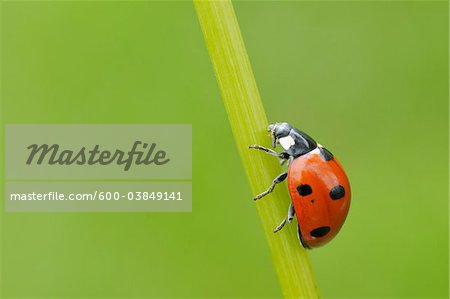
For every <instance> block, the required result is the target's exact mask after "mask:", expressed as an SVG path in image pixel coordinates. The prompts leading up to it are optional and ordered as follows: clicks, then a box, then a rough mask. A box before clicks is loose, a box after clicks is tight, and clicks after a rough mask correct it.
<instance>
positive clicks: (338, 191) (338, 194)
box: [330, 185, 345, 200]
mask: <svg viewBox="0 0 450 299" xmlns="http://www.w3.org/2000/svg"><path fill="white" fill-rule="evenodd" d="M344 196H345V189H344V187H342V186H341V185H337V186H335V187H333V188H332V189H331V190H330V197H331V199H332V200H337V199H341V198H343V197H344Z"/></svg>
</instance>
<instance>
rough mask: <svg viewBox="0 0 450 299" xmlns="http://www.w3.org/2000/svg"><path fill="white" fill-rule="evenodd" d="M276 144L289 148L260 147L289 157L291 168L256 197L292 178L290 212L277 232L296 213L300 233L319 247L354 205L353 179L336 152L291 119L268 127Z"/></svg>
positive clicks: (302, 239)
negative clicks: (331, 150) (349, 178)
mask: <svg viewBox="0 0 450 299" xmlns="http://www.w3.org/2000/svg"><path fill="white" fill-rule="evenodd" d="M268 130H269V131H270V132H271V136H272V138H273V140H272V145H273V146H274V147H276V146H277V145H278V144H280V145H281V146H282V147H283V149H284V150H285V152H282V153H277V152H275V151H274V150H271V149H268V148H264V147H262V146H259V145H254V146H250V148H254V149H259V150H263V151H265V152H267V153H268V154H271V155H273V156H277V157H278V158H280V159H281V161H282V162H285V161H289V166H288V171H287V172H284V173H282V174H280V175H279V176H277V177H276V178H275V179H274V180H273V183H272V185H271V186H270V187H269V188H268V189H267V190H266V191H265V192H263V193H261V194H259V195H257V196H256V197H255V198H254V199H255V200H257V199H260V198H262V197H264V196H266V195H267V194H269V193H270V192H272V190H273V189H274V187H275V186H276V184H278V183H281V182H282V181H284V180H285V179H286V178H287V180H288V188H289V194H290V197H291V200H292V202H291V204H290V206H289V209H288V215H287V216H286V218H285V219H284V220H283V221H282V222H281V223H280V225H278V226H277V227H276V228H275V230H274V232H278V231H279V230H281V229H282V228H283V226H284V225H285V223H286V221H288V222H291V220H292V219H293V218H294V215H295V216H296V218H297V223H298V235H299V239H300V242H301V244H302V245H303V246H304V247H305V248H315V247H319V246H322V245H324V244H326V243H328V242H329V241H331V240H332V239H333V238H334V237H335V236H336V234H337V233H338V232H339V230H340V229H341V227H342V225H343V224H344V222H345V219H346V217H347V214H348V210H349V208H350V197H351V192H350V183H349V181H348V178H347V175H346V174H345V171H344V169H343V168H342V165H341V164H340V163H339V161H338V160H337V159H336V157H334V155H333V154H332V153H331V152H330V151H329V150H327V149H326V148H324V147H322V146H321V145H319V144H317V143H316V142H315V141H314V139H312V138H311V137H310V136H308V135H307V134H306V133H304V132H302V131H300V130H298V129H296V128H294V127H292V126H291V125H290V124H288V123H275V124H271V125H270V126H269V129H268Z"/></svg>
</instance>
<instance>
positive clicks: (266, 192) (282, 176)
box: [253, 171, 287, 200]
mask: <svg viewBox="0 0 450 299" xmlns="http://www.w3.org/2000/svg"><path fill="white" fill-rule="evenodd" d="M286 178H287V171H286V172H283V173H282V174H280V175H278V176H277V177H276V178H275V179H274V180H273V183H272V185H270V187H269V188H268V189H267V190H266V191H264V192H263V193H261V194H259V195H256V196H255V198H253V200H258V199H260V198H262V197H264V196H266V195H267V194H269V193H270V192H272V191H273V188H275V185H276V184H279V183H281V182H282V181H284V180H285V179H286Z"/></svg>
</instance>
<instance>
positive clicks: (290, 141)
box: [279, 136, 295, 150]
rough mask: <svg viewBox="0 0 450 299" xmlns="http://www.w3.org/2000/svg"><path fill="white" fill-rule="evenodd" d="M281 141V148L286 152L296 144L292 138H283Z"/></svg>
mask: <svg viewBox="0 0 450 299" xmlns="http://www.w3.org/2000/svg"><path fill="white" fill-rule="evenodd" d="M279 141H280V144H281V146H282V147H283V148H284V149H285V150H288V149H289V148H290V147H291V146H293V145H294V144H295V140H294V138H292V137H291V136H286V137H282V138H280V139H279Z"/></svg>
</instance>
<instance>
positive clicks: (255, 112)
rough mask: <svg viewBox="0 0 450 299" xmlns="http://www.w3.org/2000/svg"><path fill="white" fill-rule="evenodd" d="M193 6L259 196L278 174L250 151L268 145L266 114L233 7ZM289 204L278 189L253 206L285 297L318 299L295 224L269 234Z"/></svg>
mask: <svg viewBox="0 0 450 299" xmlns="http://www.w3.org/2000/svg"><path fill="white" fill-rule="evenodd" d="M194 5H195V9H196V11H197V15H198V18H199V21H200V25H201V28H202V31H203V34H204V37H205V41H206V45H207V48H208V51H209V55H210V57H211V61H212V64H213V67H214V71H215V74H216V78H217V83H218V85H219V88H220V92H221V95H222V99H223V102H224V104H225V108H226V111H227V114H228V118H229V121H230V124H231V128H232V131H233V135H234V138H235V141H236V144H237V146H238V150H239V154H240V156H241V158H242V161H243V164H244V168H245V171H246V173H247V177H248V179H249V182H250V187H251V190H252V192H253V194H258V193H260V192H262V191H264V190H265V189H266V188H267V187H268V186H269V185H270V183H271V182H272V180H273V179H274V178H275V177H276V176H277V175H278V174H279V173H280V172H281V169H280V166H279V165H278V161H277V159H276V158H274V157H271V156H269V155H265V154H264V153H261V152H257V151H253V152H251V151H250V150H249V149H248V146H249V145H253V144H255V143H257V144H267V143H268V141H270V139H269V138H268V137H267V131H266V128H267V125H268V123H267V118H266V114H265V112H264V108H263V105H262V103H261V99H260V96H259V92H258V88H257V86H256V82H255V79H254V76H253V72H252V68H251V65H250V62H249V59H248V56H247V52H246V50H245V46H244V42H243V40H242V36H241V33H240V30H239V24H238V22H237V19H236V16H235V14H234V10H233V6H232V4H231V1H230V0H221V1H208V0H203V1H202V0H194ZM267 145H268V144H267ZM243 200H245V199H243ZM248 200H251V199H250V198H249V199H248ZM289 200H290V199H289V195H288V193H287V188H283V186H281V187H280V186H278V187H277V188H276V189H275V191H274V192H273V193H272V194H271V195H270V196H268V197H266V198H263V199H261V200H260V201H258V202H257V203H256V206H257V209H258V213H259V216H260V218H261V222H262V225H263V228H264V232H265V235H266V238H267V240H268V243H269V247H270V251H271V254H272V259H273V262H274V265H275V269H276V272H277V275H278V278H279V281H280V284H281V288H282V292H283V295H284V296H285V297H286V298H318V297H319V295H318V290H317V287H316V284H315V281H314V277H313V274H312V270H311V265H310V262H309V258H308V255H307V253H306V251H305V250H304V249H303V248H302V247H301V245H300V243H299V241H298V238H297V229H296V225H294V224H293V225H286V227H285V228H284V229H283V230H282V231H280V232H278V233H277V234H274V233H273V228H274V227H275V226H276V225H277V224H278V223H279V222H280V221H281V220H282V219H283V218H284V217H285V216H286V213H287V208H288V205H289Z"/></svg>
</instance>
